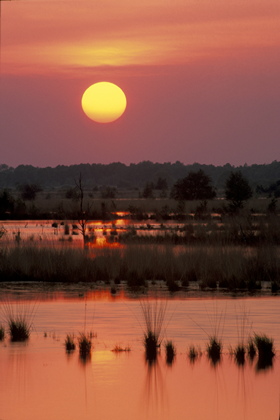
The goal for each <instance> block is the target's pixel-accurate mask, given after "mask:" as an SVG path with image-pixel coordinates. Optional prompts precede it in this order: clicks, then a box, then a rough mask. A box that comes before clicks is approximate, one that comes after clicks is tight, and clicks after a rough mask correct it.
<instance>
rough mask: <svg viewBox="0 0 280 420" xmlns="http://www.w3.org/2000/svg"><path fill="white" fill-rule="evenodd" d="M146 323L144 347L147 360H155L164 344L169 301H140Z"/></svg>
mask: <svg viewBox="0 0 280 420" xmlns="http://www.w3.org/2000/svg"><path fill="white" fill-rule="evenodd" d="M140 308H141V315H142V318H143V323H144V346H145V351H146V359H147V360H155V359H156V357H157V353H158V349H159V348H160V345H161V342H162V334H163V327H164V322H165V315H166V308H167V301H166V300H165V301H163V300H155V301H149V300H140Z"/></svg>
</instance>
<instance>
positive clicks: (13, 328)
mask: <svg viewBox="0 0 280 420" xmlns="http://www.w3.org/2000/svg"><path fill="white" fill-rule="evenodd" d="M35 309H36V303H35V304H34V303H32V304H31V303H29V302H23V303H21V302H16V303H11V302H9V301H6V302H4V303H3V306H2V311H3V317H4V319H5V321H6V324H7V327H8V331H9V335H10V339H11V341H25V340H27V339H28V338H29V336H30V333H31V330H32V326H33V319H34V316H35Z"/></svg>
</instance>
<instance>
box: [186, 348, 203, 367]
mask: <svg viewBox="0 0 280 420" xmlns="http://www.w3.org/2000/svg"><path fill="white" fill-rule="evenodd" d="M200 354H201V352H200V350H199V349H197V348H196V347H195V346H193V345H191V346H190V347H189V349H188V358H189V359H190V362H192V363H194V362H195V361H196V359H197V358H198V356H199V355H200Z"/></svg>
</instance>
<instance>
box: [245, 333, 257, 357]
mask: <svg viewBox="0 0 280 420" xmlns="http://www.w3.org/2000/svg"><path fill="white" fill-rule="evenodd" d="M247 353H248V356H249V358H250V359H251V360H253V359H254V358H255V356H256V353H257V350H256V346H255V343H254V339H253V338H252V337H250V338H249V340H248V344H247Z"/></svg>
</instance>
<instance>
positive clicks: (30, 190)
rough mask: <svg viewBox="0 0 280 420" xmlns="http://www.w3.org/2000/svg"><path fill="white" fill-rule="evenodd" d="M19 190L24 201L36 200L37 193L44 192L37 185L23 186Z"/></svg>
mask: <svg viewBox="0 0 280 420" xmlns="http://www.w3.org/2000/svg"><path fill="white" fill-rule="evenodd" d="M19 190H20V192H21V198H22V199H23V200H35V198H36V195H37V193H38V192H40V191H42V188H41V187H40V186H39V185H37V184H23V185H20V186H19Z"/></svg>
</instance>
